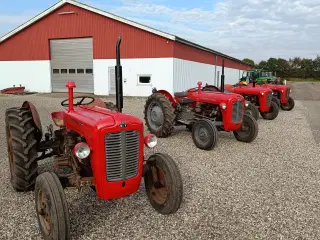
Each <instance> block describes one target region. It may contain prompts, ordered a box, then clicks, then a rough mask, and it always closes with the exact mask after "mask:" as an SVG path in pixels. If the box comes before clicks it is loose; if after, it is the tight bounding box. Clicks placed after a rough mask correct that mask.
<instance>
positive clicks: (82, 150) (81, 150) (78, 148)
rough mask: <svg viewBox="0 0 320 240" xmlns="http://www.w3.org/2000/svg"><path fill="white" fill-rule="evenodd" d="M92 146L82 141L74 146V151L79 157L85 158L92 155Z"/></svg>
mask: <svg viewBox="0 0 320 240" xmlns="http://www.w3.org/2000/svg"><path fill="white" fill-rule="evenodd" d="M90 152H91V150H90V147H89V146H88V144H86V143H84V142H80V143H78V144H77V145H75V146H74V149H73V153H74V155H76V157H77V158H79V159H85V158H87V157H89V155H90Z"/></svg>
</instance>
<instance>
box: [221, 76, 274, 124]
mask: <svg viewBox="0 0 320 240" xmlns="http://www.w3.org/2000/svg"><path fill="white" fill-rule="evenodd" d="M225 89H226V90H227V91H229V92H232V93H237V94H240V95H242V96H243V97H244V98H245V100H246V101H248V102H249V103H248V106H247V107H246V112H247V113H249V114H251V115H252V116H253V117H254V118H255V119H256V120H257V119H258V118H259V112H260V115H261V116H262V117H263V118H264V119H267V120H273V119H275V118H276V117H277V116H278V114H279V106H278V104H277V103H276V102H274V101H272V98H273V96H272V94H273V93H272V90H271V89H268V88H262V87H250V86H247V84H246V83H243V82H240V83H237V84H234V85H232V84H226V85H225Z"/></svg>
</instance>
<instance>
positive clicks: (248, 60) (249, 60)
mask: <svg viewBox="0 0 320 240" xmlns="http://www.w3.org/2000/svg"><path fill="white" fill-rule="evenodd" d="M242 61H243V62H246V63H248V64H250V65H252V66H254V65H255V64H254V61H253V60H252V59H249V58H244V59H243V60H242Z"/></svg>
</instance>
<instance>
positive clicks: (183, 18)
mask: <svg viewBox="0 0 320 240" xmlns="http://www.w3.org/2000/svg"><path fill="white" fill-rule="evenodd" d="M121 3H122V4H121V5H120V6H117V7H114V8H112V7H110V6H108V7H107V6H104V7H103V5H102V4H101V5H100V6H99V7H102V8H104V9H105V10H107V11H112V12H113V13H115V14H118V15H120V16H123V17H127V18H129V19H132V20H134V21H137V22H140V23H142V24H146V25H149V26H151V27H154V28H158V29H159V30H164V31H166V32H169V33H172V34H175V35H178V36H180V37H182V38H186V39H188V40H191V41H195V42H197V43H199V44H202V45H205V46H208V47H210V48H213V49H215V50H217V51H220V52H223V53H225V54H228V55H231V56H233V57H237V58H240V59H242V58H245V57H249V58H252V59H254V60H256V61H260V60H262V59H268V58H269V57H282V58H287V59H288V58H290V57H295V56H301V57H311V58H312V57H315V56H316V55H317V54H319V47H318V45H319V41H320V0H299V1H298V0H224V1H219V2H217V3H216V5H215V7H214V9H202V8H186V7H185V8H177V7H173V6H169V5H166V4H165V3H166V2H165V1H160V0H158V1H157V2H152V3H150V2H149V3H146V1H143V0H140V1H139V0H122V1H121ZM186 5H187V2H186Z"/></svg>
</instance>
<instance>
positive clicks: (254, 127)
mask: <svg viewBox="0 0 320 240" xmlns="http://www.w3.org/2000/svg"><path fill="white" fill-rule="evenodd" d="M242 122H246V123H248V124H249V127H250V130H251V131H250V134H249V135H248V136H247V137H245V138H242V137H241V136H240V135H239V134H238V132H237V131H234V132H233V134H234V136H235V137H236V139H237V140H238V141H240V142H247V143H249V142H252V141H254V140H255V139H256V137H257V135H258V131H259V128H258V123H257V121H256V120H255V119H254V118H253V117H252V116H251V115H248V114H244V115H243V121H242Z"/></svg>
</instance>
